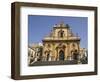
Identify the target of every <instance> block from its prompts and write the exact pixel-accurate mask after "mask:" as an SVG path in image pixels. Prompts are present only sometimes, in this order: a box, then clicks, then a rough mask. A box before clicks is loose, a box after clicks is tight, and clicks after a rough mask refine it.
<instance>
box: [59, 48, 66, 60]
mask: <svg viewBox="0 0 100 82" xmlns="http://www.w3.org/2000/svg"><path fill="white" fill-rule="evenodd" d="M64 58H65V55H64V51H63V50H60V52H59V60H63V61H64Z"/></svg>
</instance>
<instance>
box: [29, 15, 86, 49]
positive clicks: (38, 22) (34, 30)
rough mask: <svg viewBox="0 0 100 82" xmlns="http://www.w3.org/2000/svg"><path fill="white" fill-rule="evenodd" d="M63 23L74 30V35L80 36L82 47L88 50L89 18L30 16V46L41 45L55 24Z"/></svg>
mask: <svg viewBox="0 0 100 82" xmlns="http://www.w3.org/2000/svg"><path fill="white" fill-rule="evenodd" d="M61 21H63V22H64V23H65V24H68V25H69V26H70V28H72V32H73V33H74V34H77V33H78V36H80V38H81V41H80V46H81V47H82V48H88V41H87V40H88V35H87V34H88V33H87V32H88V18H87V17H69V16H68V17H67V16H46V15H45V16H42V15H29V16H28V44H29V45H30V44H33V43H40V42H42V39H43V38H44V37H45V36H46V35H48V34H49V33H50V31H51V30H52V29H53V26H54V25H55V24H59V23H60V22H61Z"/></svg>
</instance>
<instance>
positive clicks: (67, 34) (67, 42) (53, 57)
mask: <svg viewBox="0 0 100 82" xmlns="http://www.w3.org/2000/svg"><path fill="white" fill-rule="evenodd" d="M42 41H43V61H59V60H69V59H72V55H73V53H74V52H75V51H76V52H77V53H79V50H80V37H79V36H77V35H75V34H73V33H72V30H71V28H70V26H69V25H68V24H66V25H65V24H64V23H60V24H58V25H54V27H53V30H52V31H51V33H50V35H49V36H46V37H45V38H44V39H43V40H42Z"/></svg>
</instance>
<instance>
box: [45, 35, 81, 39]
mask: <svg viewBox="0 0 100 82" xmlns="http://www.w3.org/2000/svg"><path fill="white" fill-rule="evenodd" d="M43 40H80V37H75V36H74V37H67V36H66V37H65V36H64V37H45V38H44V39H43Z"/></svg>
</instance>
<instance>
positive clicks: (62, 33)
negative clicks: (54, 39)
mask: <svg viewBox="0 0 100 82" xmlns="http://www.w3.org/2000/svg"><path fill="white" fill-rule="evenodd" d="M58 36H59V37H60V38H63V37H64V31H62V30H60V31H59V32H58Z"/></svg>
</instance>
